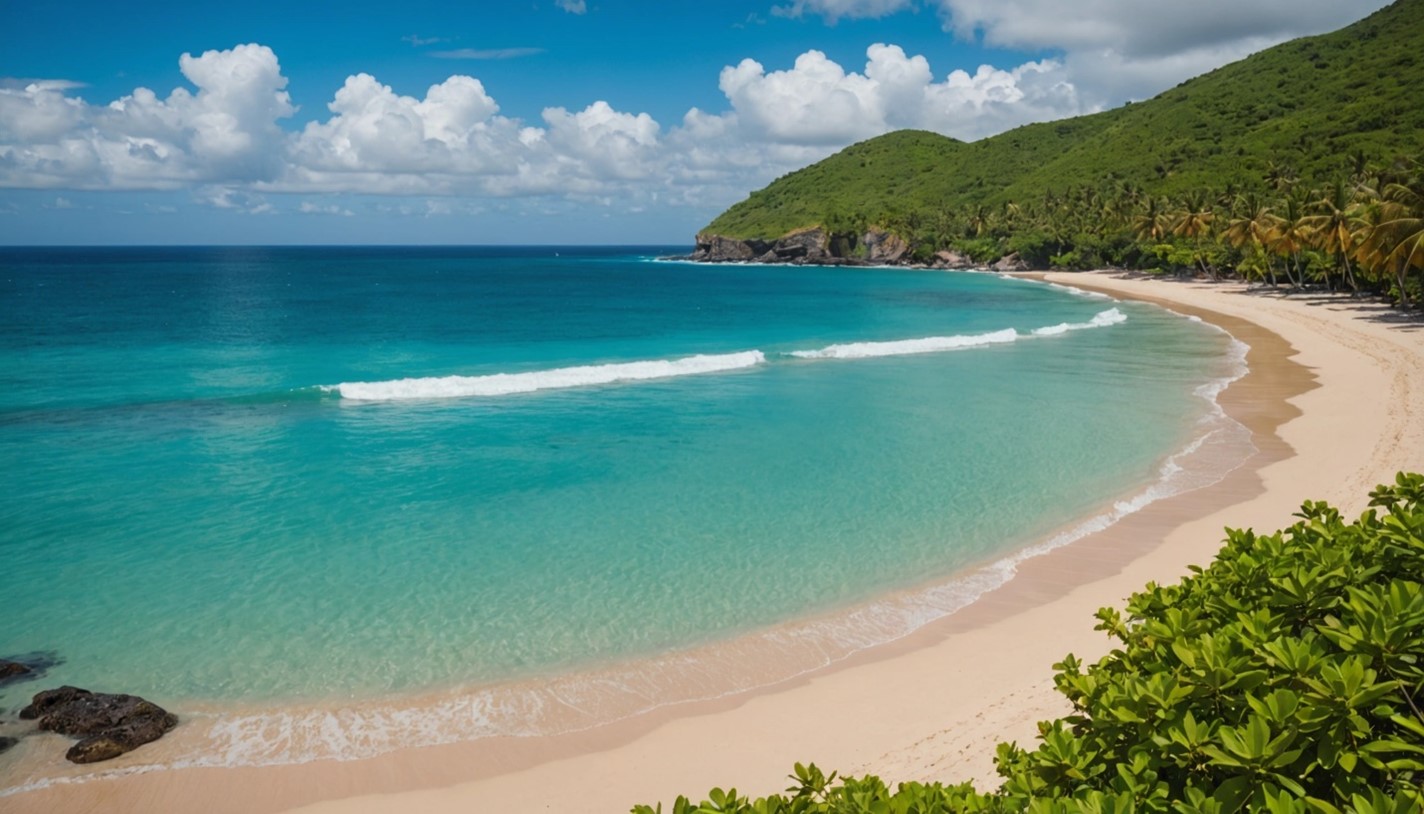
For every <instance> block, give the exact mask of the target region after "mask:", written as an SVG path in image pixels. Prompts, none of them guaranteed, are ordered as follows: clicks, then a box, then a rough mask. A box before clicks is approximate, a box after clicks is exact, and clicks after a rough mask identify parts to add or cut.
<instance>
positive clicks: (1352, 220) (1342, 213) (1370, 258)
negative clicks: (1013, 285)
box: [826, 154, 1424, 306]
mask: <svg viewBox="0 0 1424 814" xmlns="http://www.w3.org/2000/svg"><path fill="white" fill-rule="evenodd" d="M831 220H834V221H835V222H834V223H831V222H829V221H831ZM853 221H862V222H860V223H856V222H853ZM868 223H874V224H875V225H878V226H881V227H882V228H885V229H888V230H890V231H892V232H895V233H896V234H898V235H900V236H901V237H903V238H905V239H906V241H907V242H909V244H910V246H911V248H912V252H913V256H914V257H915V259H917V260H921V261H929V260H931V259H932V258H933V255H934V254H935V253H936V252H937V251H941V250H949V251H955V252H959V253H962V254H966V255H968V256H969V257H971V258H973V259H974V260H976V261H978V262H984V263H987V262H992V261H994V260H998V259H1000V258H1002V257H1004V256H1007V255H1010V254H1017V255H1018V256H1019V258H1020V259H1022V260H1023V261H1024V262H1026V263H1028V264H1030V265H1031V266H1036V267H1053V268H1067V269H1088V268H1103V267H1129V268H1137V269H1144V270H1160V271H1164V272H1171V273H1178V274H1184V273H1194V274H1201V275H1203V276H1207V277H1211V278H1212V279H1219V278H1221V277H1234V278H1240V279H1244V280H1246V281H1248V282H1260V283H1264V284H1268V285H1272V286H1276V285H1286V286H1290V287H1292V288H1303V287H1307V286H1313V287H1323V288H1326V289H1329V290H1332V291H1350V292H1374V293H1378V294H1382V295H1384V296H1387V297H1389V298H1390V299H1391V300H1392V301H1394V302H1396V303H1398V304H1400V305H1403V306H1411V305H1413V306H1420V305H1424V163H1421V162H1419V161H1405V160H1401V161H1397V162H1395V163H1393V164H1392V165H1390V166H1388V167H1383V168H1382V167H1379V166H1376V165H1374V164H1372V163H1371V162H1370V161H1369V160H1368V159H1367V158H1366V156H1364V155H1362V154H1360V155H1355V156H1352V157H1351V159H1350V161H1349V167H1348V169H1347V170H1344V171H1342V173H1341V175H1340V177H1338V178H1336V179H1335V180H1334V181H1333V182H1332V183H1327V184H1325V185H1322V186H1317V185H1310V184H1306V183H1302V182H1301V180H1300V178H1299V177H1298V175H1297V174H1296V173H1295V172H1294V171H1293V170H1292V169H1291V168H1290V167H1289V166H1286V165H1283V164H1271V165H1269V166H1268V167H1267V169H1266V172H1265V173H1264V175H1263V177H1262V178H1260V179H1259V180H1257V181H1256V182H1254V183H1252V184H1250V185H1237V184H1227V185H1226V186H1225V187H1224V188H1221V189H1217V190H1206V189H1197V190H1191V191H1188V192H1186V193H1185V194H1182V195H1177V196H1166V195H1153V194H1150V193H1148V192H1147V191H1145V190H1144V189H1143V188H1142V187H1141V186H1140V185H1138V184H1135V183H1132V182H1128V181H1123V180H1117V179H1109V180H1108V181H1107V182H1106V183H1104V184H1102V185H1101V186H1098V187H1090V186H1084V187H1076V188H1069V189H1066V190H1061V191H1057V190H1048V191H1045V192H1044V194H1043V196H1042V197H1041V198H1040V199H1038V200H1034V201H1024V202H1014V201H1009V202H1005V203H1003V204H1000V205H997V206H987V205H982V204H981V205H975V206H966V207H958V208H956V207H950V206H944V207H937V208H931V209H929V210H928V211H926V210H915V211H909V212H896V211H889V212H883V213H881V214H880V215H879V216H878V217H876V218H873V219H861V218H847V217H844V216H837V217H834V218H831V219H828V222H827V223H826V226H827V227H828V228H829V229H830V230H831V231H833V232H839V231H845V232H854V231H857V230H858V229H857V227H859V226H863V225H865V224H868Z"/></svg>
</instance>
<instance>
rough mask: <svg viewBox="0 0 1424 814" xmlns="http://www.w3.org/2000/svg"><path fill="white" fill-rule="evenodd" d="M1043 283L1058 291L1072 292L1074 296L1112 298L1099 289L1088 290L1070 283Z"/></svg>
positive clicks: (1096, 298) (1098, 298)
mask: <svg viewBox="0 0 1424 814" xmlns="http://www.w3.org/2000/svg"><path fill="white" fill-rule="evenodd" d="M1044 285H1047V286H1048V287H1049V288H1056V289H1058V290H1059V291H1067V292H1068V293H1069V294H1072V295H1073V296H1075V297H1086V298H1088V299H1090V300H1110V299H1112V297H1111V296H1109V295H1107V294H1104V293H1103V292H1101V291H1090V290H1088V289H1086V288H1075V287H1073V286H1071V285H1059V284H1058V283H1044Z"/></svg>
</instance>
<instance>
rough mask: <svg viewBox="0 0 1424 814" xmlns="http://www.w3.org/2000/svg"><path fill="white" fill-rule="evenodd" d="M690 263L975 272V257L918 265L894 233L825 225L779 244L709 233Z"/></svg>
mask: <svg viewBox="0 0 1424 814" xmlns="http://www.w3.org/2000/svg"><path fill="white" fill-rule="evenodd" d="M688 259H689V260H696V261H699V262H704V263H792V264H796V265H818V266H898V265H923V266H927V267H930V268H974V267H975V266H976V265H977V264H976V263H975V262H974V261H973V260H971V259H970V258H969V257H967V256H965V255H962V254H956V253H954V252H939V253H938V254H936V255H935V256H934V257H933V258H931V259H930V260H929V262H925V263H918V264H916V263H914V260H913V258H912V256H911V251H910V245H909V244H908V243H906V242H905V240H904V239H903V238H901V237H900V236H899V235H896V234H895V233H893V232H888V231H885V230H883V229H878V228H872V229H869V230H867V231H866V232H864V233H863V234H839V233H837V234H832V233H830V232H827V231H826V230H825V229H823V228H820V227H813V228H810V229H797V230H795V231H793V232H788V233H787V234H784V235H782V236H781V237H779V238H777V239H776V240H762V239H759V238H750V239H745V240H743V239H739V238H732V237H726V236H724V235H718V234H712V233H707V232H704V233H702V234H699V235H698V236H697V249H696V250H695V251H694V252H693V253H692V254H691V255H688Z"/></svg>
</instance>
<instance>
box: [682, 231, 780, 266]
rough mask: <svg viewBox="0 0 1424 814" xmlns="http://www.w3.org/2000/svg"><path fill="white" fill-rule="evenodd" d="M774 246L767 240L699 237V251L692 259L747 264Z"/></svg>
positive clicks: (718, 236) (717, 236) (715, 236)
mask: <svg viewBox="0 0 1424 814" xmlns="http://www.w3.org/2000/svg"><path fill="white" fill-rule="evenodd" d="M772 245H773V244H771V243H768V242H766V241H765V240H755V239H753V240H737V239H736V238H732V237H723V236H722V235H698V236H697V250H696V251H694V252H693V253H692V257H691V259H693V260H701V261H704V262H709V263H727V262H739V261H740V262H746V261H748V260H755V259H757V258H758V257H761V256H763V255H765V254H766V253H767V252H768V251H770V250H771V247H772Z"/></svg>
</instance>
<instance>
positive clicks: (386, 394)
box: [328, 350, 766, 401]
mask: <svg viewBox="0 0 1424 814" xmlns="http://www.w3.org/2000/svg"><path fill="white" fill-rule="evenodd" d="M765 361H766V357H765V356H764V355H763V354H762V352H761V351H759V350H749V351H742V352H741V353H724V354H719V355H698V356H688V357H686V358H683V359H655V360H651V361H645V362H621V363H617V364H609V365H582V366H579V367H562V368H555V369H553V370H535V371H530V372H528V373H495V374H491V375H489V376H438V377H430V378H418V379H395V380H392V381H382V382H343V383H341V384H338V385H334V386H332V387H330V388H328V389H331V390H335V391H336V392H338V393H340V394H341V397H342V398H344V399H351V400H353V401H399V400H406V399H448V398H465V397H468V396H507V395H511V394H513V393H533V392H535V391H538V390H557V389H563V388H569V387H587V386H589V385H597V384H612V383H614V382H626V381H643V380H647V379H668V378H673V377H676V376H696V375H698V374H701V373H720V372H723V371H728V370H738V369H741V368H747V367H755V366H756V365H759V364H761V363H762V362H765Z"/></svg>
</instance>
